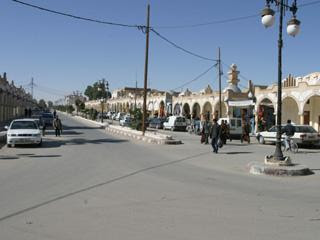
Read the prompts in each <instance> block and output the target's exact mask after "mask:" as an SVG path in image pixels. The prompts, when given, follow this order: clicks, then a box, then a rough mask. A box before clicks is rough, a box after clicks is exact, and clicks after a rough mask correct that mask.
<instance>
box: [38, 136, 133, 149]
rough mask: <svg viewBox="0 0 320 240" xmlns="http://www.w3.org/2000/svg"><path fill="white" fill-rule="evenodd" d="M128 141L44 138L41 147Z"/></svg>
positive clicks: (122, 141)
mask: <svg viewBox="0 0 320 240" xmlns="http://www.w3.org/2000/svg"><path fill="white" fill-rule="evenodd" d="M124 142H128V140H123V139H109V138H102V139H85V138H73V139H70V140H65V139H59V138H57V140H56V141H55V140H51V139H50V140H46V141H44V142H43V143H42V148H57V147H61V146H64V145H84V144H103V143H124Z"/></svg>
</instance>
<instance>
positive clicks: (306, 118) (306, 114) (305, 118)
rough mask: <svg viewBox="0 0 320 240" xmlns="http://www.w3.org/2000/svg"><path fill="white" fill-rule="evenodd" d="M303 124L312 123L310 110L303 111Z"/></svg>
mask: <svg viewBox="0 0 320 240" xmlns="http://www.w3.org/2000/svg"><path fill="white" fill-rule="evenodd" d="M303 124H304V125H309V124H310V111H304V112H303Z"/></svg>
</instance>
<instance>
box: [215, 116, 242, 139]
mask: <svg viewBox="0 0 320 240" xmlns="http://www.w3.org/2000/svg"><path fill="white" fill-rule="evenodd" d="M222 120H224V121H227V123H228V124H229V126H230V135H231V137H233V138H239V137H241V135H242V119H241V118H219V120H218V124H221V122H222Z"/></svg>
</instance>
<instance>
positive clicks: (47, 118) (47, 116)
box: [41, 112, 53, 126]
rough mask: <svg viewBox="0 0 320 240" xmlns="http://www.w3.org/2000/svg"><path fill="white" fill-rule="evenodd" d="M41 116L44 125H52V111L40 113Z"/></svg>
mask: <svg viewBox="0 0 320 240" xmlns="http://www.w3.org/2000/svg"><path fill="white" fill-rule="evenodd" d="M41 118H42V120H43V122H44V124H45V125H46V126H52V124H53V114H52V113H50V112H49V113H42V115H41Z"/></svg>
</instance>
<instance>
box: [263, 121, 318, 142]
mask: <svg viewBox="0 0 320 240" xmlns="http://www.w3.org/2000/svg"><path fill="white" fill-rule="evenodd" d="M293 126H294V128H295V134H294V135H293V136H292V137H291V139H292V140H293V141H294V142H295V143H297V144H301V145H315V144H319V140H320V135H319V133H318V132H317V131H316V130H315V129H314V128H313V127H311V126H308V125H293ZM284 127H285V125H283V126H282V132H283V129H284ZM282 139H284V135H282ZM257 140H258V141H259V143H260V144H264V143H265V142H273V143H275V142H276V140H277V128H276V126H273V127H271V128H270V129H269V130H268V131H263V132H259V133H257Z"/></svg>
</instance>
